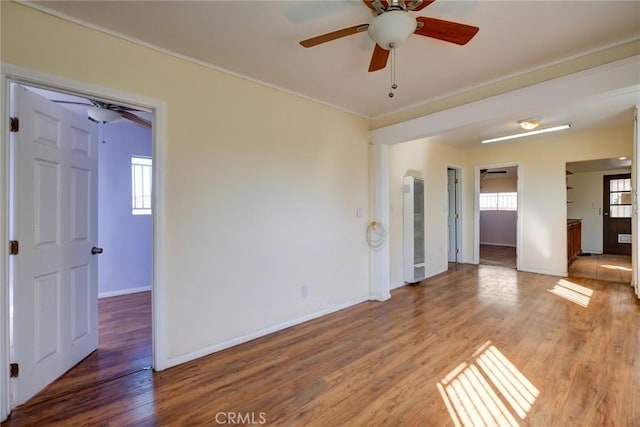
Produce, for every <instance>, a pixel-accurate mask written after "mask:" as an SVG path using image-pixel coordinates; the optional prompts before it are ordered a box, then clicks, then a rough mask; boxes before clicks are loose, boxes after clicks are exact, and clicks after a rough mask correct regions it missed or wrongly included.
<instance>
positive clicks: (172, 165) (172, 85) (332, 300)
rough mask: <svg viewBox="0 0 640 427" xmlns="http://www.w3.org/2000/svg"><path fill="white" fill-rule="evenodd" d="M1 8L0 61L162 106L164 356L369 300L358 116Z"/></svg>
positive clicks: (363, 139)
mask: <svg viewBox="0 0 640 427" xmlns="http://www.w3.org/2000/svg"><path fill="white" fill-rule="evenodd" d="M1 7H2V26H1V29H2V38H1V43H2V45H1V48H2V49H1V55H2V56H1V57H0V59H1V60H2V61H3V63H8V64H13V65H16V66H20V67H24V68H28V69H30V70H35V71H37V72H40V73H47V74H51V75H55V76H58V77H61V78H65V79H71V80H74V81H79V82H85V83H87V84H90V85H94V86H101V87H108V88H113V89H114V91H117V92H123V93H131V94H134V95H136V96H140V97H148V98H152V99H156V100H159V101H161V102H162V103H163V105H164V106H165V109H164V111H166V117H164V120H162V121H161V122H159V123H157V124H158V126H159V128H160V129H161V131H160V134H161V135H162V136H163V144H164V145H162V146H159V147H156V148H158V149H159V152H154V155H155V160H158V159H162V161H163V164H162V165H160V166H159V169H158V173H159V176H160V178H161V179H160V181H161V182H163V183H164V186H163V188H162V190H161V193H160V194H159V195H158V198H157V200H158V203H159V206H160V210H159V211H158V212H156V213H155V219H157V220H158V221H160V224H161V227H160V228H159V229H158V233H159V237H160V238H161V240H162V242H163V245H162V247H161V248H160V249H161V250H160V251H159V255H158V256H159V258H158V259H156V264H155V266H156V268H157V269H158V272H159V274H160V277H156V278H154V285H158V283H160V288H159V293H158V295H160V294H162V295H163V300H162V303H161V304H160V305H159V306H158V309H159V311H158V312H156V313H155V314H156V318H158V317H160V318H161V322H160V323H161V325H163V329H162V330H161V331H158V333H159V334H160V336H159V337H158V339H157V340H156V341H155V342H156V343H159V345H160V346H161V348H160V351H159V353H160V354H161V355H162V358H161V360H160V363H161V365H162V366H161V367H167V366H171V365H174V364H177V363H181V362H184V361H187V360H190V359H192V358H195V357H198V356H201V355H204V354H207V353H210V352H212V351H216V350H219V349H221V348H224V347H226V346H229V345H233V344H235V343H238V342H241V341H243V340H247V339H250V338H251V337H255V336H257V335H260V334H263V333H266V332H268V331H271V330H275V329H277V328H280V327H284V326H287V325H290V324H292V323H295V322H298V321H302V320H304V319H308V318H310V317H313V316H315V315H319V314H322V313H326V312H327V311H330V310H333V309H338V308H340V307H344V306H346V305H349V304H354V303H356V302H360V301H363V300H366V299H367V298H368V296H369V248H368V246H367V243H366V239H365V230H366V226H367V222H368V219H369V205H370V203H369V150H368V144H369V133H368V124H369V123H368V120H367V119H366V118H363V117H359V116H356V115H353V114H349V113H346V112H344V111H340V110H337V109H335V108H331V107H328V106H325V105H321V104H318V103H315V102H312V101H310V100H307V99H303V98H300V97H297V96H295V95H292V94H289V93H285V92H282V91H279V90H277V89H274V88H269V87H266V86H263V85H260V84H257V83H255V82H251V81H247V80H244V79H242V78H239V77H236V76H232V75H229V74H225V73H222V72H220V71H217V70H214V69H211V68H207V67H204V66H201V65H198V64H194V63H192V62H188V61H185V60H183V59H180V58H176V57H172V56H169V55H167V54H165V53H162V52H159V51H155V50H152V49H149V48H146V47H143V46H140V45H137V44H135V43H131V42H128V41H125V40H122V39H119V38H117V37H113V36H110V35H108V34H104V33H101V32H98V31H95V30H92V29H89V28H86V27H83V26H80V25H77V24H74V23H70V22H68V21H65V20H62V19H59V18H55V17H53V16H50V15H48V14H45V13H42V12H39V11H36V10H33V9H31V8H29V7H26V6H24V5H21V4H18V3H14V2H2V6H1ZM156 165H158V163H156ZM357 208H363V216H362V217H357V216H356V209H357ZM155 280H159V282H158V281H155ZM304 287H306V289H307V291H308V292H307V295H306V297H305V296H303V292H302V291H303V288H304ZM156 288H158V286H156V287H155V288H154V290H155V289H156Z"/></svg>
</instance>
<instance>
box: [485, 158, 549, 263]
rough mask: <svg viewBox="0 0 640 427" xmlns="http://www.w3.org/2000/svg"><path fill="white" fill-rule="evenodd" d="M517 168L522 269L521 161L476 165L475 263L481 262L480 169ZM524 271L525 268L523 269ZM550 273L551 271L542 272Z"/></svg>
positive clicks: (517, 223)
mask: <svg viewBox="0 0 640 427" xmlns="http://www.w3.org/2000/svg"><path fill="white" fill-rule="evenodd" d="M513 166H515V167H516V168H517V169H516V189H517V192H518V210H517V211H516V213H517V220H516V246H515V247H516V270H521V265H520V254H521V253H522V228H523V224H522V215H521V214H520V210H521V209H522V180H521V179H520V178H519V177H520V176H521V175H522V165H521V164H520V162H507V163H493V164H482V165H476V167H475V169H474V171H475V174H474V188H473V190H474V196H473V204H474V205H473V264H480V244H481V243H480V169H495V168H506V167H513ZM523 271H524V270H523ZM542 274H550V273H542Z"/></svg>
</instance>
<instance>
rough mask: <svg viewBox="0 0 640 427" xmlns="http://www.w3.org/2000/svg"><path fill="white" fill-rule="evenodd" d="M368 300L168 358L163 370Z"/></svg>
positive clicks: (354, 302) (321, 311)
mask: <svg viewBox="0 0 640 427" xmlns="http://www.w3.org/2000/svg"><path fill="white" fill-rule="evenodd" d="M368 300H369V297H368V296H365V297H361V298H357V299H355V300H352V301H348V302H346V303H343V304H339V305H337V306H334V307H330V308H327V309H324V310H320V311H316V312H315V313H310V314H307V315H304V316H302V317H298V318H297V319H292V320H288V321H286V322H282V323H278V324H277V325H273V326H270V327H268V328H264V329H260V330H258V331H255V332H250V333H248V334H245V335H242V336H239V337H236V338H232V339H230V340H227V341H225V342H222V343H219V344H215V345H212V346H209V347H205V348H203V349H200V350H196V351H193V352H191V353H187V354H183V355H181V356H176V357H172V358H170V359H168V360H167V361H166V363H167V365H166V366H165V368H170V367H172V366H176V365H180V364H182V363H186V362H190V361H192V360H195V359H198V358H200V357H204V356H207V355H209V354H212V353H216V352H218V351H222V350H225V349H227V348H230V347H234V346H236V345H239V344H243V343H245V342H248V341H252V340H255V339H257V338H260V337H264V336H266V335H269V334H272V333H274V332H278V331H281V330H283V329H287V328H290V327H292V326H296V325H299V324H301V323H305V322H308V321H309V320H313V319H317V318H319V317H323V316H326V315H328V314H331V313H335V312H337V311H340V310H344V309H345V308H349V307H352V306H354V305H357V304H360V303H363V302H367V301H368Z"/></svg>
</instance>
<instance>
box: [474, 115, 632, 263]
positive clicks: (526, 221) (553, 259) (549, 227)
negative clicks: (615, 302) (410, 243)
mask: <svg viewBox="0 0 640 427" xmlns="http://www.w3.org/2000/svg"><path fill="white" fill-rule="evenodd" d="M632 143H633V123H632V122H630V123H629V124H628V126H622V127H616V128H611V129H601V130H598V131H582V132H580V131H576V130H573V129H572V130H569V131H565V132H559V133H556V134H547V135H540V136H533V137H529V138H526V139H525V140H520V141H514V142H509V143H496V144H484V145H483V146H481V147H478V148H475V149H471V150H468V151H467V153H466V154H467V156H469V157H468V159H469V160H470V161H471V162H473V164H474V166H480V165H486V164H498V163H517V164H518V165H519V166H518V183H519V186H520V201H521V203H520V205H519V207H518V215H519V216H520V221H521V225H522V226H521V230H520V235H519V236H518V240H519V252H518V258H519V268H520V269H521V270H524V271H531V272H538V273H548V274H554V275H566V273H567V255H566V253H567V228H566V227H567V225H566V218H567V203H566V201H567V190H566V179H565V178H566V174H565V166H566V163H567V162H572V161H583V160H595V159H603V158H612V157H619V156H627V157H631V156H632V145H633V144H632ZM469 197H470V198H469V199H468V201H467V202H468V203H473V195H472V196H469Z"/></svg>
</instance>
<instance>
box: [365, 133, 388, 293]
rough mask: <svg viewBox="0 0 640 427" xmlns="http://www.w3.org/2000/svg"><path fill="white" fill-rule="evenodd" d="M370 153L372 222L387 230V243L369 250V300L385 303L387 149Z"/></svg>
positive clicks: (378, 146)
mask: <svg viewBox="0 0 640 427" xmlns="http://www.w3.org/2000/svg"><path fill="white" fill-rule="evenodd" d="M371 152H372V162H373V165H372V175H373V177H372V179H371V185H373V188H372V193H373V201H372V205H373V209H372V212H373V217H372V218H371V219H372V220H374V221H377V222H380V223H382V224H384V225H385V226H386V228H387V242H386V243H385V245H384V246H383V247H381V248H378V249H370V254H371V286H370V293H371V295H370V299H371V300H375V301H386V300H388V299H389V298H391V293H390V292H389V287H390V285H391V275H390V268H389V267H390V264H391V261H390V260H391V253H390V249H389V236H390V234H391V227H390V224H389V147H388V146H386V145H373V146H371Z"/></svg>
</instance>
